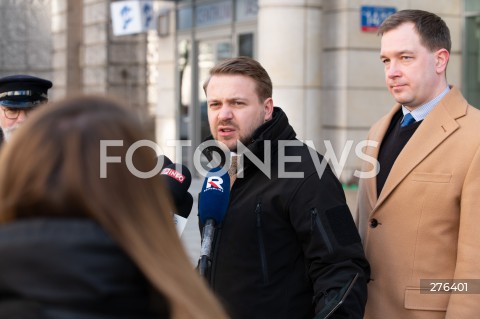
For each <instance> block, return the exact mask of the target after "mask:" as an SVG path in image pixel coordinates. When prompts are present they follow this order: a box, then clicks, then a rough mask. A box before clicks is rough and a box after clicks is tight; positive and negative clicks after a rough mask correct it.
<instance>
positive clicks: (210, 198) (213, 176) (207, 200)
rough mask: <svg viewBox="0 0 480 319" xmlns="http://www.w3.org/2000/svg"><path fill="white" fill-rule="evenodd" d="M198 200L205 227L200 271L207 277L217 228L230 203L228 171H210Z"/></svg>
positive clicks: (199, 212) (201, 218)
mask: <svg viewBox="0 0 480 319" xmlns="http://www.w3.org/2000/svg"><path fill="white" fill-rule="evenodd" d="M198 198H199V199H198V201H199V202H198V216H199V218H200V222H201V223H202V224H204V225H205V226H204V227H203V234H202V246H201V248H200V260H199V262H198V271H199V273H200V275H201V276H203V277H205V276H206V273H207V268H209V264H210V253H211V250H212V242H213V238H214V235H215V226H216V225H219V224H220V223H221V222H222V221H223V218H224V217H225V214H226V213H227V209H228V204H229V201H230V176H228V173H227V171H225V170H224V169H220V168H214V169H212V170H210V172H208V174H207V177H206V178H205V181H204V182H203V187H202V190H201V192H200V194H199V197H198Z"/></svg>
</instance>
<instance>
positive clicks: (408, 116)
mask: <svg viewBox="0 0 480 319" xmlns="http://www.w3.org/2000/svg"><path fill="white" fill-rule="evenodd" d="M414 122H415V119H414V118H413V116H412V114H411V113H407V114H405V116H404V117H403V121H402V124H401V125H400V126H401V127H405V126H407V125H410V124H412V123H414Z"/></svg>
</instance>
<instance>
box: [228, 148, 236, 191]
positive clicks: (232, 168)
mask: <svg viewBox="0 0 480 319" xmlns="http://www.w3.org/2000/svg"><path fill="white" fill-rule="evenodd" d="M237 159H238V156H237V155H234V156H232V157H231V164H230V168H229V169H228V175H229V176H230V188H232V186H233V183H235V180H236V179H237Z"/></svg>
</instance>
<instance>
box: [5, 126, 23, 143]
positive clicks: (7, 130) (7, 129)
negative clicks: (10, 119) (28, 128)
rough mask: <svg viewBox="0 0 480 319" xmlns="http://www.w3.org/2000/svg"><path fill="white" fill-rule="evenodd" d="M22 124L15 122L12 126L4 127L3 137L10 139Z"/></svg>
mask: <svg viewBox="0 0 480 319" xmlns="http://www.w3.org/2000/svg"><path fill="white" fill-rule="evenodd" d="M20 126H21V124H15V125H13V126H10V127H4V128H2V130H3V138H4V139H5V141H9V140H10V139H11V138H12V135H13V132H15V131H16V130H17V129H18V128H19V127H20Z"/></svg>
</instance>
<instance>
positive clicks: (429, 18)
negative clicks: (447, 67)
mask: <svg viewBox="0 0 480 319" xmlns="http://www.w3.org/2000/svg"><path fill="white" fill-rule="evenodd" d="M408 22H413V24H414V25H415V30H416V31H417V32H418V34H419V36H420V42H421V43H422V44H423V45H424V46H425V47H426V48H427V49H429V50H430V51H432V52H433V51H436V50H439V49H446V50H447V51H448V52H450V50H451V47H452V40H451V39H450V30H449V29H448V26H447V24H446V23H445V21H443V20H442V18H440V17H439V16H437V15H436V14H434V13H431V12H428V11H423V10H401V11H398V12H396V13H394V14H392V15H391V16H389V17H388V18H387V19H385V21H383V23H382V24H381V25H380V28H379V29H378V34H379V35H383V34H384V33H386V32H388V31H390V30H393V29H395V28H397V27H398V26H400V25H402V24H404V23H408Z"/></svg>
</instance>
